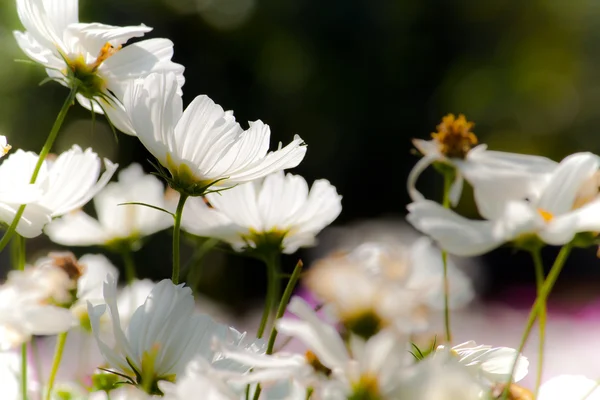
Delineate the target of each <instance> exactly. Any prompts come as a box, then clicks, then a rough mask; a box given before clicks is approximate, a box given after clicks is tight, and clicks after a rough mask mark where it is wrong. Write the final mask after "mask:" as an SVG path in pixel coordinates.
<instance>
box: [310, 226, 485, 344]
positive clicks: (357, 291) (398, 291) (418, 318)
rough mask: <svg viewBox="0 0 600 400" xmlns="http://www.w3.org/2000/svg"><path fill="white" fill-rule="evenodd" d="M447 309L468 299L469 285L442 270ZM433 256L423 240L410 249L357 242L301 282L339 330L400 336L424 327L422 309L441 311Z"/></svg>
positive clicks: (435, 255) (437, 256) (433, 251)
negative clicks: (328, 311) (335, 318)
mask: <svg viewBox="0 0 600 400" xmlns="http://www.w3.org/2000/svg"><path fill="white" fill-rule="evenodd" d="M448 267H449V268H448V271H449V288H450V297H449V299H450V305H451V306H452V307H454V308H457V307H460V306H463V305H464V304H466V303H467V302H468V301H469V300H471V299H472V297H473V294H474V293H473V288H472V286H471V283H470V281H469V280H468V279H467V277H466V276H464V274H463V273H462V272H461V271H459V270H458V269H457V268H456V267H455V266H454V265H453V264H452V263H450V264H449V265H448ZM442 271H443V268H442V260H441V256H440V253H439V251H438V250H437V249H436V248H434V247H433V246H432V244H431V241H430V240H429V239H428V238H424V237H422V238H420V239H419V240H417V241H416V242H415V243H414V244H413V245H412V246H411V247H403V246H398V245H396V246H394V247H392V246H390V245H387V244H384V243H369V242H367V243H363V244H361V245H359V246H358V247H356V248H355V249H354V250H352V251H351V252H348V253H336V254H334V255H332V256H330V257H326V258H324V259H321V260H319V261H318V262H316V263H315V264H314V265H313V266H312V267H311V269H310V270H309V272H308V275H307V277H306V279H305V280H304V283H305V284H306V285H307V287H308V288H309V289H310V290H311V291H312V292H313V293H315V294H316V295H317V297H318V298H320V299H321V300H323V301H324V302H325V304H327V305H329V306H331V307H332V308H333V310H334V311H335V313H336V315H337V316H338V318H339V319H340V321H341V322H342V323H343V324H344V326H345V327H346V328H347V329H348V330H350V331H352V332H354V333H355V334H358V335H361V336H363V337H369V336H371V335H373V334H375V333H377V332H378V331H379V330H381V329H384V328H386V327H393V328H394V329H397V330H399V331H400V332H403V333H408V332H415V331H420V330H422V329H424V328H426V327H427V324H428V318H427V316H428V312H427V311H428V309H430V308H435V309H443V297H442V296H443V274H442Z"/></svg>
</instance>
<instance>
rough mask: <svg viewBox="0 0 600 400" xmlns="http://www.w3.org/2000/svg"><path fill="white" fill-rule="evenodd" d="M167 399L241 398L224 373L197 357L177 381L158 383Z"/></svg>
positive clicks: (218, 399)
mask: <svg viewBox="0 0 600 400" xmlns="http://www.w3.org/2000/svg"><path fill="white" fill-rule="evenodd" d="M158 386H159V388H160V390H161V391H162V392H163V393H164V399H166V400H188V399H193V398H195V397H198V394H199V393H202V398H203V399H207V400H240V399H241V396H240V395H239V394H236V393H235V392H234V391H233V390H232V388H231V387H229V386H228V385H227V383H226V382H225V379H224V377H223V375H222V374H220V373H219V372H218V371H216V370H215V369H213V368H212V367H211V365H210V364H209V362H208V361H207V360H205V359H204V358H202V357H197V358H195V359H193V360H192V361H190V362H189V364H188V365H187V367H186V368H185V374H183V375H182V376H180V377H179V378H178V379H177V383H176V384H174V383H172V382H167V381H161V382H159V384H158Z"/></svg>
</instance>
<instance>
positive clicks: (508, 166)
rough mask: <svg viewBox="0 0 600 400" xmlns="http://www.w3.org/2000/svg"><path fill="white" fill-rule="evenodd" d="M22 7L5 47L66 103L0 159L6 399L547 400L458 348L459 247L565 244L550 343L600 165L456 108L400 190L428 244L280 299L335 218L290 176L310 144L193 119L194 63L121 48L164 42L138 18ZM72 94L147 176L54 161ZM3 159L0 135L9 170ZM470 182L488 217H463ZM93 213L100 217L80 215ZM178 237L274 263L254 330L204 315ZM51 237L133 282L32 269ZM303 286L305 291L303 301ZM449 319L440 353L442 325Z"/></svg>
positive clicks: (69, 267)
mask: <svg viewBox="0 0 600 400" xmlns="http://www.w3.org/2000/svg"><path fill="white" fill-rule="evenodd" d="M16 4H17V12H18V16H19V18H20V20H21V23H22V24H23V27H24V31H22V32H21V31H16V32H15V33H14V36H15V38H16V40H17V43H18V45H19V46H20V47H21V49H22V50H23V52H24V53H25V54H26V55H27V56H28V57H29V58H31V60H33V61H34V62H35V63H38V64H40V65H42V66H43V67H44V68H45V70H46V72H47V74H48V78H49V80H52V81H56V82H58V83H60V84H61V85H63V86H65V87H67V88H68V89H69V91H70V94H69V96H68V97H67V100H66V101H65V104H64V106H63V108H62V109H61V111H60V113H59V115H58V117H57V119H56V122H55V124H54V126H53V127H52V129H51V130H50V133H49V135H48V139H47V141H46V143H45V145H44V147H43V148H42V150H41V151H40V153H39V154H36V153H33V152H29V151H24V150H21V149H17V150H16V151H14V152H13V153H12V154H10V155H9V156H8V157H6V159H5V160H4V161H3V162H2V163H1V164H0V180H2V182H3V185H2V187H1V188H0V222H2V224H3V225H5V227H6V231H5V233H4V235H3V236H2V238H1V239H0V251H3V250H4V249H5V247H6V246H7V244H8V243H9V242H10V243H11V260H12V270H11V271H10V272H9V273H8V275H7V278H6V280H5V281H3V283H2V284H0V388H1V389H2V398H3V399H5V398H6V399H10V400H12V399H15V400H16V399H21V400H25V399H33V398H44V399H75V398H77V399H113V400H114V399H144V400H145V399H157V398H165V399H171V400H191V399H198V398H201V399H211V400H231V399H235V400H242V399H245V400H248V399H254V400H258V399H273V400H275V399H286V400H307V399H312V400H402V399H411V400H415V399H417V400H455V399H460V400H493V399H499V398H504V399H532V398H534V397H533V396H534V394H533V393H532V392H531V391H529V390H527V389H525V388H522V387H520V386H518V384H517V382H519V381H520V380H521V379H523V378H524V377H525V375H526V374H527V373H528V368H529V362H528V360H527V359H526V358H525V357H524V356H522V355H521V350H522V348H519V349H513V348H508V347H492V346H488V345H477V344H476V343H475V342H473V341H469V342H465V343H462V344H458V345H453V343H452V340H453V338H452V335H451V323H450V311H451V310H454V309H458V308H461V307H465V306H467V305H468V303H469V302H470V301H471V300H472V299H473V298H474V296H475V293H474V289H473V285H472V283H471V282H470V280H469V278H468V276H467V275H466V274H465V273H464V272H463V271H462V270H461V269H460V267H459V266H458V265H456V264H455V263H454V262H453V261H452V260H450V259H449V258H448V254H454V255H459V256H472V255H478V254H483V253H485V252H487V251H490V250H491V249H494V248H495V247H498V246H500V245H503V244H505V243H511V244H513V245H515V246H517V247H518V248H520V249H524V250H527V251H530V252H531V253H532V254H533V256H534V262H535V264H536V267H539V265H538V262H539V260H540V257H539V251H540V248H541V247H542V246H543V245H544V244H551V245H564V246H565V247H564V248H563V251H562V252H561V253H560V255H559V258H557V261H556V262H555V265H554V267H553V269H552V271H551V273H550V274H549V275H548V277H547V278H546V279H544V276H543V274H541V273H540V274H539V281H538V298H537V300H536V303H535V304H534V306H533V308H532V313H531V318H530V324H529V328H528V330H530V329H531V326H533V323H534V322H535V319H536V318H537V317H538V316H539V318H540V329H541V332H542V333H543V329H544V320H545V300H546V298H547V297H548V295H549V292H550V290H551V289H552V286H553V284H554V282H555V281H556V278H557V276H558V273H559V272H560V268H562V265H563V264H564V259H565V258H566V256H567V255H568V252H569V251H570V249H571V248H572V247H574V246H589V245H592V244H594V243H596V238H597V235H598V232H600V196H599V194H600V190H599V186H598V182H599V180H598V179H599V178H598V177H599V176H600V175H599V171H598V170H599V168H600V158H598V157H597V156H596V155H593V154H590V153H578V154H573V155H571V156H569V157H566V158H565V159H564V160H563V161H562V162H560V163H556V162H554V161H551V160H549V159H546V158H543V157H539V156H528V155H518V154H510V153H502V152H497V151H491V150H487V148H486V146H485V145H481V144H478V139H477V137H476V136H475V134H474V133H473V132H472V128H473V126H474V124H473V123H472V122H469V121H468V120H467V119H466V117H465V116H463V115H460V116H459V117H458V118H457V117H455V116H454V115H448V116H446V117H445V118H444V119H443V120H442V122H441V124H439V125H438V127H437V131H436V132H435V133H433V134H432V140H430V141H425V140H415V141H414V144H415V146H416V147H417V149H418V150H419V151H420V152H421V153H422V155H423V158H422V159H421V160H420V161H419V162H417V164H416V165H415V168H414V169H413V171H412V172H411V173H410V175H409V176H408V190H409V193H410V195H411V196H412V199H413V201H414V202H413V203H411V204H410V205H409V206H408V210H409V214H408V217H407V220H408V221H409V222H410V223H411V224H412V225H413V226H414V227H416V228H417V229H418V230H420V231H421V232H423V233H424V234H425V235H427V236H429V237H421V238H420V239H419V240H417V241H415V242H414V243H413V244H412V245H407V244H404V243H384V242H378V241H363V242H362V243H360V244H359V245H357V246H355V247H354V248H351V249H338V250H337V251H333V252H332V253H331V254H328V255H327V256H325V257H323V258H321V259H319V260H317V261H315V262H314V263H312V265H311V266H310V270H309V271H308V272H307V273H303V270H302V268H303V264H302V262H301V261H298V263H297V264H296V267H295V269H294V271H293V273H292V275H291V276H290V277H289V279H287V285H286V287H285V288H282V287H281V285H282V281H283V280H282V270H283V269H282V265H281V264H282V254H288V255H290V254H294V253H296V252H297V251H298V249H300V248H303V247H311V246H314V245H316V244H317V236H318V234H319V233H320V232H321V231H322V230H323V229H325V228H326V227H327V226H328V225H330V224H332V223H333V222H334V221H335V220H336V218H337V217H338V216H339V215H340V213H341V211H342V197H341V196H340V195H339V194H338V192H337V189H336V188H335V187H334V186H333V185H332V184H331V183H330V182H329V181H328V180H326V179H318V180H315V181H314V183H313V184H312V186H309V184H308V183H307V181H306V180H305V179H304V178H303V177H302V176H299V175H295V174H292V173H289V172H287V173H286V172H284V171H285V170H287V169H291V168H294V167H296V166H298V165H299V164H300V163H301V161H302V160H303V159H304V156H305V154H306V151H307V146H306V144H305V143H304V141H303V140H302V139H301V138H300V136H298V135H295V136H294V138H293V139H292V140H291V142H290V143H288V144H287V145H286V146H283V145H282V144H281V143H280V144H279V146H278V147H277V148H276V149H273V150H270V136H271V132H270V128H269V126H268V125H267V124H265V123H264V122H262V121H261V120H257V121H254V122H250V123H249V124H248V126H247V128H243V127H242V125H240V124H239V123H238V122H237V121H236V119H235V118H234V116H233V112H232V111H225V110H224V109H223V107H221V106H220V105H218V104H216V103H215V102H213V101H212V100H211V99H210V98H209V97H208V96H206V95H199V96H197V97H195V98H194V99H193V100H192V102H191V103H190V104H189V105H188V106H187V107H186V108H185V109H184V107H183V100H182V94H183V90H182V86H183V83H184V76H183V71H184V67H183V66H181V65H179V64H176V63H174V62H173V61H171V59H172V56H173V43H172V42H171V41H170V40H168V39H162V38H154V39H147V40H141V41H137V42H135V43H133V44H129V45H126V43H127V42H128V41H129V40H130V39H133V38H137V37H141V36H143V35H145V34H147V33H149V32H150V31H151V30H152V29H151V28H149V27H147V26H145V25H143V24H140V25H138V26H127V27H118V26H110V25H105V24H101V23H83V22H79V18H78V2H77V0H16ZM75 100H77V102H78V103H79V104H81V105H82V106H83V107H85V108H87V109H89V110H91V111H92V112H95V113H100V114H104V115H105V116H106V117H107V119H108V121H109V123H110V124H111V125H112V126H113V127H114V128H116V129H118V130H119V131H121V132H123V133H125V134H128V135H133V136H135V137H137V139H139V142H140V143H141V145H143V146H144V147H145V148H146V149H147V150H148V152H149V153H150V155H151V156H153V157H154V158H155V160H156V161H155V163H154V164H153V166H154V168H155V171H154V172H153V174H149V173H146V172H144V170H143V168H142V166H140V165H137V164H133V165H130V166H128V167H126V168H123V169H121V170H120V171H119V172H118V174H117V176H118V180H117V181H114V182H110V183H109V181H110V180H111V178H112V177H113V175H114V174H115V173H116V171H117V169H118V168H119V166H118V165H117V164H114V163H112V162H111V161H109V160H104V162H102V161H101V160H100V158H99V157H98V155H97V154H96V153H95V152H94V151H93V150H92V149H86V150H83V149H81V148H80V147H79V146H77V145H74V146H73V147H72V148H71V149H69V150H67V151H65V152H63V153H61V154H58V155H56V156H55V155H51V154H50V151H51V149H52V146H53V143H54V141H55V139H56V137H57V135H58V133H59V131H60V128H61V124H62V122H63V120H64V118H65V115H66V114H67V112H68V110H69V108H70V107H71V106H72V104H73V103H74V102H75ZM10 150H11V147H10V146H9V145H8V144H7V141H6V138H5V137H0V157H1V156H4V155H5V154H6V153H7V152H8V151H10ZM432 164H433V165H435V166H436V167H437V169H438V170H439V171H441V172H442V174H444V176H445V182H446V187H445V190H444V199H443V201H442V203H441V204H438V203H437V202H434V201H431V200H426V199H425V198H424V196H423V195H422V194H421V193H420V192H419V191H417V189H416V182H417V178H418V177H419V175H420V173H421V172H422V171H423V170H424V169H425V168H427V167H428V166H429V165H432ZM161 179H162V180H163V181H164V183H163V182H162V181H161ZM465 180H466V181H467V182H468V183H469V184H471V185H472V186H473V189H474V190H473V192H474V196H475V202H476V204H477V207H478V210H479V212H480V214H481V216H482V217H483V219H482V220H470V219H467V218H465V217H463V216H460V215H459V214H457V213H456V212H455V211H453V210H452V207H453V206H455V205H456V204H457V203H458V201H459V200H460V197H461V195H462V188H463V185H464V181H465ZM165 185H166V187H165ZM89 201H93V204H94V208H95V215H90V214H89V213H88V212H86V211H83V209H82V208H83V207H84V206H85V205H86V204H87V203H88V202H89ZM169 228H172V237H173V248H172V250H173V261H172V265H170V266H167V270H170V272H171V274H172V275H171V279H164V280H161V281H160V282H157V283H155V282H152V281H150V280H140V279H138V274H139V273H140V270H138V269H137V268H136V266H135V262H134V252H135V251H137V250H139V249H140V248H141V247H142V246H143V245H144V244H145V243H147V239H148V237H150V236H151V235H153V234H155V233H157V232H160V231H162V230H165V229H169ZM182 230H183V231H185V232H187V233H188V234H190V236H197V237H200V238H201V239H198V240H199V241H202V243H203V245H202V246H203V247H202V248H201V249H203V250H210V247H211V246H217V245H218V246H221V247H226V248H229V249H231V250H233V252H235V253H240V254H244V255H248V256H251V257H255V258H258V259H259V260H262V261H263V262H264V263H265V265H266V267H267V277H268V284H267V294H266V299H265V307H264V311H263V313H262V317H261V320H260V322H259V323H257V325H258V327H257V329H256V335H253V334H248V333H244V332H240V331H238V330H237V329H235V328H234V327H232V326H230V325H229V324H222V323H219V322H217V321H216V320H215V319H214V318H213V317H212V316H211V315H209V314H207V313H203V312H200V311H199V308H200V304H199V303H200V302H199V301H198V297H197V296H195V295H194V293H193V289H195V286H194V285H189V284H188V283H189V281H188V283H185V282H184V283H180V278H181V276H180V275H181V268H180V266H181V255H180V246H181V243H180V242H181V231H182ZM43 233H44V234H46V235H47V236H48V237H49V238H50V239H51V240H52V241H53V242H55V243H56V244H60V245H63V246H69V247H74V246H98V247H101V248H102V249H104V250H108V251H110V252H113V253H115V254H118V255H120V256H121V257H122V258H123V260H122V261H123V264H124V266H125V272H126V279H125V281H126V282H125V284H124V285H122V286H120V285H119V281H118V279H119V272H118V269H117V268H116V267H115V266H114V265H113V264H112V263H111V261H109V259H107V258H106V257H105V256H104V255H102V254H87V255H84V256H82V257H80V258H79V259H77V258H76V257H75V256H74V255H73V254H72V253H70V252H51V253H49V254H48V255H47V256H46V257H42V258H40V259H39V260H37V261H36V262H34V263H33V264H32V265H30V264H28V263H27V259H26V252H25V242H26V239H30V238H34V237H37V236H39V235H42V234H43ZM207 244H208V245H207ZM436 245H439V247H436ZM284 260H285V258H284ZM192 272H193V271H192ZM189 276H190V275H189V274H188V278H189ZM301 278H302V279H301ZM299 281H301V283H302V285H303V287H304V289H306V291H305V298H303V297H301V296H300V295H296V296H293V291H294V289H295V287H296V285H297V284H298V282H299ZM441 315H443V320H444V322H445V324H444V325H445V331H444V334H445V335H444V337H443V338H442V335H441V334H440V332H439V331H437V330H436V328H435V327H434V325H435V324H434V323H433V320H434V319H436V318H439V320H441V319H442V316H441ZM431 332H433V335H432V336H427V335H428V334H430V333H431ZM528 332H529V331H527V332H526V334H525V335H524V339H523V343H524V341H525V339H527V335H528ZM540 336H543V335H540ZM423 338H432V340H431V341H429V340H423ZM423 342H426V345H425V346H424V345H423V344H422V343H423ZM52 347H55V351H54V352H52V351H51V348H52ZM521 347H522V346H521ZM299 348H300V349H301V351H298V349H299ZM542 349H543V346H542ZM19 350H20V351H19ZM538 376H539V377H541V368H539V369H538ZM538 382H539V380H538ZM595 389H596V386H595V385H594V384H593V383H591V381H590V380H588V379H587V378H584V377H573V376H563V377H559V378H556V379H553V380H550V381H549V382H547V383H546V384H544V385H542V386H541V388H539V387H536V388H535V389H534V392H535V393H538V392H539V396H538V397H537V398H538V399H545V400H549V399H552V398H556V397H553V396H555V395H556V393H558V392H560V393H563V394H561V396H559V397H560V398H572V394H573V393H581V394H582V396H583V395H586V394H587V395H588V396H598V395H597V392H594V390H595ZM592 392H593V393H592ZM589 398H592V397H589Z"/></svg>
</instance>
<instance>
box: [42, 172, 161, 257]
mask: <svg viewBox="0 0 600 400" xmlns="http://www.w3.org/2000/svg"><path fill="white" fill-rule="evenodd" d="M93 201H94V206H95V208H96V213H97V215H98V219H94V218H92V217H91V216H89V215H88V214H86V213H85V212H83V211H76V212H73V213H69V214H66V215H65V216H63V217H62V218H60V219H57V220H54V221H53V222H52V223H51V224H49V225H48V226H47V227H46V229H45V232H46V234H47V235H48V236H49V237H50V239H51V240H52V241H54V242H56V243H59V244H62V245H66V246H92V245H102V246H108V247H110V246H115V247H119V246H120V245H122V244H123V243H125V244H126V245H127V246H128V247H129V246H132V245H133V247H138V246H139V245H140V243H139V242H140V239H142V238H143V237H145V236H149V235H152V234H153V233H156V232H158V231H161V230H163V229H166V228H168V227H169V226H171V225H173V218H172V217H171V216H170V215H169V214H167V213H165V212H161V211H158V210H156V209H153V208H150V207H145V206H141V205H119V204H123V203H133V202H139V203H145V204H149V205H152V206H155V207H159V208H163V209H164V208H166V207H167V206H166V203H165V191H164V188H163V185H162V184H161V182H160V180H159V179H158V178H156V177H155V176H152V175H149V174H144V171H143V170H142V167H141V166H140V165H139V164H132V165H130V166H129V167H127V168H125V169H124V170H122V171H121V172H119V181H118V182H111V183H109V184H108V185H106V187H105V188H104V189H103V190H102V191H100V192H99V193H98V194H97V195H96V196H95V197H94V200H93Z"/></svg>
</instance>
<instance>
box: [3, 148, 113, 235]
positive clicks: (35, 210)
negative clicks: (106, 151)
mask: <svg viewBox="0 0 600 400" xmlns="http://www.w3.org/2000/svg"><path fill="white" fill-rule="evenodd" d="M37 160H38V155H37V154H35V153H32V152H24V151H22V150H17V151H16V152H15V153H13V154H11V155H10V156H9V157H8V158H7V159H6V160H5V161H4V162H3V163H2V165H0V181H1V182H3V185H6V186H7V187H15V188H21V187H25V186H27V185H28V184H29V181H30V179H31V176H32V174H33V171H34V168H35V164H36V163H37ZM104 165H105V167H106V171H105V172H104V173H103V174H102V176H100V169H101V162H100V158H99V157H98V155H97V154H96V153H94V152H93V151H92V149H87V150H85V151H83V150H81V148H80V147H79V146H73V147H72V148H71V149H70V150H68V151H65V152H64V153H62V154H60V155H59V156H58V157H57V158H56V159H55V160H53V161H49V160H46V161H44V163H43V164H42V168H41V169H40V172H39V174H38V178H37V180H36V183H35V184H34V185H33V187H34V188H35V189H36V190H37V191H39V192H40V196H39V198H37V199H36V200H35V201H33V202H31V203H28V205H27V207H26V208H25V212H24V213H23V216H22V217H21V219H20V220H19V223H18V225H17V233H19V234H20V235H21V236H24V237H26V238H32V237H35V236H38V235H40V234H41V233H42V228H43V227H44V226H45V225H46V224H48V223H49V222H50V221H51V220H52V218H55V217H59V216H61V215H64V214H66V213H69V212H71V211H73V210H75V209H77V208H80V207H82V206H83V205H85V204H86V203H87V202H88V201H90V200H91V199H92V197H94V196H95V195H96V193H98V192H99V191H100V190H101V189H102V188H103V187H104V186H106V184H107V183H108V181H109V180H110V178H111V177H112V175H113V173H114V172H115V170H116V169H117V167H118V165H117V164H113V163H112V162H110V161H109V160H107V159H104ZM14 200H17V199H13V200H9V201H7V199H3V198H2V197H1V196H0V221H2V222H4V223H7V224H10V223H11V222H12V220H13V218H14V217H15V214H16V213H17V210H18V209H19V207H20V205H21V204H23V203H22V202H20V201H14Z"/></svg>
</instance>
